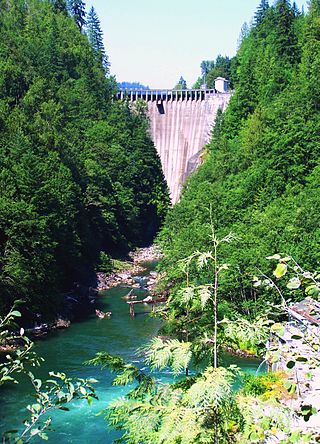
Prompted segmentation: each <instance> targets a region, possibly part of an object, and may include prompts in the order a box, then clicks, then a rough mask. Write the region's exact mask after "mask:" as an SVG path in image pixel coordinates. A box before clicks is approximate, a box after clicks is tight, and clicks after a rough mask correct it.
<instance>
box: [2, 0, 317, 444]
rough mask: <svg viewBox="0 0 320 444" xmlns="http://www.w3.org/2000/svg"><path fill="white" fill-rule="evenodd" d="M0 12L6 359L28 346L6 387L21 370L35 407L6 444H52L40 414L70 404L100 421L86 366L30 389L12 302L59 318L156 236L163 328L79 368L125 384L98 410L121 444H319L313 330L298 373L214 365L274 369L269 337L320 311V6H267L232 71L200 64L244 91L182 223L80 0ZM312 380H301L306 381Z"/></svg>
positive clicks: (189, 187) (140, 115)
mask: <svg viewBox="0 0 320 444" xmlns="http://www.w3.org/2000/svg"><path fill="white" fill-rule="evenodd" d="M0 7H1V12H2V13H1V16H0V31H1V34H0V35H1V38H0V54H1V58H0V82H1V83H0V84H1V87H0V108H1V116H0V146H1V150H0V162H1V177H0V186H1V195H0V214H1V217H0V224H1V225H0V264H1V268H0V272H1V274H0V290H1V305H2V307H1V309H2V311H3V313H7V315H5V316H3V317H1V318H0V333H1V336H2V341H6V340H7V343H9V345H11V344H12V342H10V340H11V341H12V334H13V333H12V331H14V332H15V333H14V334H15V337H14V339H15V340H16V339H17V338H19V341H20V342H21V343H22V345H23V346H22V347H21V348H20V349H15V350H11V352H12V355H11V356H14V357H15V359H13V358H11V356H10V355H7V357H6V359H7V361H4V362H2V363H0V376H1V379H0V385H2V384H6V385H7V384H10V383H14V382H17V381H15V379H16V378H17V376H16V374H17V373H18V374H19V373H23V374H25V375H27V378H29V379H30V382H31V385H32V387H33V389H34V399H35V403H31V404H30V405H28V406H27V410H28V411H29V413H30V415H29V416H30V419H29V420H28V421H26V422H24V426H23V427H24V429H22V431H18V430H13V431H12V430H9V431H8V432H7V433H6V434H5V436H4V438H3V442H5V443H9V442H16V443H18V444H21V443H23V442H29V441H30V440H31V439H33V438H34V437H35V436H36V437H37V439H38V438H41V439H43V440H47V439H48V436H50V435H49V434H47V432H48V431H50V424H51V423H50V422H48V420H47V419H46V416H44V415H45V413H47V411H48V410H50V409H52V410H54V409H57V410H59V409H61V410H68V409H69V408H68V407H65V405H66V404H68V403H70V401H73V400H74V399H81V400H82V401H87V402H88V404H89V405H90V406H91V403H92V401H93V400H94V399H95V398H97V396H96V394H95V389H94V384H95V383H97V382H98V381H96V380H95V379H92V378H87V377H86V376H87V375H88V374H90V373H89V370H88V373H85V374H86V376H85V378H84V379H81V378H70V377H68V376H67V375H66V374H64V373H63V372H50V378H51V379H49V380H46V381H41V380H40V379H38V378H36V376H35V369H34V368H33V367H35V368H36V367H37V366H39V365H40V364H41V362H40V361H41V359H40V358H38V357H37V355H36V354H34V348H33V343H32V342H31V341H30V340H29V339H28V337H27V336H26V335H25V334H24V333H25V332H24V330H23V328H22V329H20V331H19V332H18V333H17V328H18V324H19V318H20V317H21V313H20V312H19V311H18V310H17V309H16V307H17V306H16V305H14V306H13V308H12V309H11V310H9V311H8V307H9V306H10V305H12V302H13V301H15V300H17V299H23V300H24V301H26V302H27V307H28V310H30V312H34V311H35V310H41V309H43V307H45V310H47V311H48V313H49V312H52V311H54V310H55V307H56V306H57V304H58V302H59V297H58V295H59V294H60V293H61V291H63V290H64V289H66V288H68V287H69V286H70V285H71V283H72V282H73V281H74V280H79V279H80V280H81V279H86V278H87V276H88V275H89V274H90V273H91V272H93V271H94V270H95V269H96V267H99V266H101V265H102V264H103V265H104V266H108V261H110V260H111V257H112V256H114V255H115V254H120V253H121V254H125V253H126V252H127V251H128V250H129V249H130V248H134V247H135V246H137V245H145V244H148V242H151V241H152V239H153V238H154V236H155V234H156V233H158V234H157V237H156V244H157V245H158V246H159V248H160V249H161V251H162V253H163V256H162V259H161V260H160V262H159V264H158V271H159V276H160V282H159V284H158V288H157V290H156V291H157V292H158V293H161V294H164V295H165V297H166V298H167V302H166V304H163V305H161V306H159V307H158V309H157V310H156V311H155V312H154V313H153V317H159V318H160V322H159V324H160V323H161V329H160V331H159V332H158V336H153V337H152V339H151V340H150V341H149V342H148V343H146V344H144V346H143V347H141V348H140V349H139V350H137V353H136V355H135V358H132V359H131V360H130V362H127V360H126V359H125V355H124V350H123V349H121V350H120V353H119V356H115V355H113V354H110V353H109V351H108V347H109V346H110V347H111V345H110V343H109V342H108V341H106V340H105V338H104V337H103V341H104V344H105V349H104V350H101V351H100V352H98V353H96V355H95V356H91V357H90V359H89V360H87V361H86V362H85V365H86V367H85V368H86V370H87V369H88V368H93V367H98V368H99V369H101V370H103V371H105V369H106V368H107V369H108V371H109V373H110V372H111V373H114V374H115V377H114V380H113V386H127V387H126V388H125V389H123V390H122V391H120V392H119V393H120V394H121V397H120V398H119V399H113V401H112V402H111V403H108V404H107V405H104V406H103V407H102V408H103V409H104V410H102V412H101V413H100V415H101V414H102V415H103V416H104V418H105V419H106V421H107V423H108V425H109V427H113V428H114V429H116V430H118V431H119V432H120V437H119V439H118V440H117V441H116V442H119V443H120V442H121V443H128V444H138V443H139V444H209V443H210V444H231V443H234V444H236V443H238V444H245V443H254V444H262V443H266V442H279V443H282V444H290V443H296V444H300V443H309V444H311V443H312V444H315V443H317V442H319V427H318V426H317V427H315V428H312V427H310V428H309V429H308V421H309V420H310V418H311V421H312V417H313V416H314V415H317V418H319V412H320V406H319V407H317V408H316V407H314V405H313V404H312V402H310V403H309V402H305V403H304V400H305V399H306V398H299V396H300V395H301V392H300V391H303V390H304V391H305V392H304V393H306V391H307V390H309V389H310V387H312V386H313V387H314V385H315V386H316V390H318V389H319V386H318V381H319V368H320V358H319V349H320V341H319V322H320V321H319V322H318V323H317V325H309V326H307V328H306V329H305V330H304V331H301V330H298V331H294V334H292V335H291V336H290V338H289V340H290V341H291V342H292V341H300V342H298V343H297V344H298V346H297V347H296V349H295V350H293V351H292V350H290V349H285V355H284V357H283V356H282V357H283V358H284V359H283V360H284V363H283V366H284V370H285V371H284V370H283V371H280V372H269V373H264V374H262V375H258V376H257V375H248V374H243V373H242V372H241V371H240V369H239V368H238V367H237V366H234V365H231V366H228V367H227V366H224V365H223V362H222V361H221V357H222V356H223V354H224V353H225V352H226V351H228V352H232V353H233V354H238V355H239V354H240V355H241V356H242V357H243V356H245V357H246V358H248V357H250V358H252V357H256V358H259V357H260V360H262V359H263V358H262V356H264V358H265V361H264V362H267V361H268V362H269V363H271V364H276V363H278V362H279V361H280V360H281V356H280V355H281V352H280V346H279V344H278V345H273V346H271V347H269V349H268V352H267V355H266V354H265V353H266V343H267V341H268V342H269V340H270V336H269V334H270V331H271V333H275V334H278V337H281V333H280V331H282V330H283V323H284V322H285V320H286V319H287V314H288V304H289V303H290V301H300V300H301V299H303V298H305V297H306V296H312V297H313V298H315V299H317V300H319V294H320V276H319V268H318V267H319V241H320V238H319V236H320V227H319V222H318V215H319V210H320V199H319V191H318V190H319V185H320V165H319V150H320V117H319V116H320V114H319V108H320V100H319V99H320V96H319V95H320V84H319V82H320V80H319V72H320V0H310V2H309V8H308V11H307V12H301V11H300V10H299V9H298V8H297V6H296V4H295V3H294V2H293V3H292V4H291V2H290V1H289V0H276V1H275V2H274V4H273V5H269V3H268V1H267V0H261V1H260V4H259V6H258V8H257V10H256V12H255V14H254V19H253V21H252V23H251V25H250V26H244V27H243V28H242V31H241V39H240V42H239V49H238V52H237V54H236V56H235V57H233V58H232V59H230V58H229V57H223V56H218V58H217V59H216V60H215V61H214V62H211V61H203V62H202V63H201V70H202V77H200V78H199V79H198V81H197V82H198V84H201V83H202V82H204V81H207V82H208V84H209V85H210V84H211V83H210V82H212V81H213V80H214V77H215V76H216V75H225V76H229V80H230V85H231V87H232V89H233V95H232V98H231V100H230V103H229V106H228V108H227V110H226V112H225V113H224V114H222V113H221V112H220V113H218V115H217V118H216V122H215V125H214V128H213V129H212V137H211V142H210V143H209V144H208V145H207V146H206V147H205V148H204V152H203V155H202V164H201V166H200V167H199V168H198V170H197V171H196V172H195V173H193V174H192V176H191V177H190V178H189V179H188V180H187V182H186V183H185V185H184V189H183V193H182V197H181V199H180V201H179V202H178V203H177V204H175V205H174V206H173V207H172V208H169V209H168V207H169V197H168V191H167V188H166V184H165V181H164V177H163V174H162V171H161V165H160V161H159V158H158V157H157V155H156V152H155V147H154V145H153V143H152V141H151V140H150V137H149V135H148V120H147V118H146V113H145V110H144V107H143V106H137V107H136V108H134V109H132V108H130V107H129V106H128V104H127V103H126V102H124V103H119V102H116V101H114V100H113V94H114V91H115V90H116V82H115V79H113V78H112V77H111V76H110V74H109V60H108V57H107V52H106V51H105V48H104V47H103V43H102V31H101V27H100V23H99V19H98V17H97V15H96V13H95V11H94V9H91V10H90V12H89V13H88V14H85V11H84V3H83V2H82V1H77V0H74V1H69V2H68V3H66V2H64V1H63V0H51V1H49V0H0ZM183 82H185V81H184V79H183V77H181V79H180V80H179V82H178V83H177V85H176V87H177V88H178V89H179V88H180V89H181V88H182V86H183V85H185V84H184V83H183ZM183 87H184V86H183ZM122 302H123V301H122ZM139 302H141V301H139ZM142 302H143V301H142ZM124 303H125V302H124ZM41 307H42V308H41ZM24 316H26V314H24ZM132 321H133V320H132ZM106 322H108V321H106ZM132 324H133V322H132V323H131V325H132ZM91 325H92V324H91ZM145 325H146V324H145ZM117 334H120V332H117ZM282 334H284V333H282ZM279 335H280V336H279ZM97 336H98V335H97ZM307 346H308V347H309V349H308V350H310V349H311V351H312V353H311V356H310V355H307V354H306V348H307ZM121 347H122V344H121ZM8 356H9V357H8ZM302 365H305V366H307V367H308V372H307V373H305V374H304V378H300V380H298V379H299V378H298V377H297V376H296V375H297V374H298V373H297V372H298V370H299V369H300V368H301V366H302ZM87 366H89V367H87ZM29 368H31V370H29ZM305 368H306V367H305ZM77 370H78V371H79V368H78V369H77ZM158 371H166V374H165V376H166V378H168V379H164V380H163V378H159V377H158V374H157V373H156V372H158ZM299 371H300V370H299ZM168 374H169V375H170V379H169V377H168ZM19 376H20V375H19ZM168 380H169V382H167V381H168ZM317 393H318V392H317ZM317 397H318V395H317ZM301 400H302V401H301ZM300 401H301V402H300ZM313 401H317V400H314V399H313ZM316 405H318V404H316ZM66 414H68V413H66ZM301 424H302V425H301ZM292 425H294V427H292Z"/></svg>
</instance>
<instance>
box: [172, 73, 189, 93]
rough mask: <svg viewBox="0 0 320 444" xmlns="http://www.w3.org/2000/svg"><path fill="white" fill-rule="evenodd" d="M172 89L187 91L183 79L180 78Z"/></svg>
mask: <svg viewBox="0 0 320 444" xmlns="http://www.w3.org/2000/svg"><path fill="white" fill-rule="evenodd" d="M174 89H178V90H181V89H187V82H186V81H185V79H184V78H183V77H182V76H181V77H180V79H179V82H178V83H177V84H176V86H175V87H174Z"/></svg>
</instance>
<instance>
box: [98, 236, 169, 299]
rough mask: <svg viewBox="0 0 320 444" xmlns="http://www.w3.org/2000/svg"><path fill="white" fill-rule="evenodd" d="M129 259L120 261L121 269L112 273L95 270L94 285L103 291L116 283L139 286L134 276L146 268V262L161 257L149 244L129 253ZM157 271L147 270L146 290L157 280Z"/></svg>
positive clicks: (151, 287)
mask: <svg viewBox="0 0 320 444" xmlns="http://www.w3.org/2000/svg"><path fill="white" fill-rule="evenodd" d="M129 257H130V259H131V262H130V261H124V262H122V264H123V267H122V269H121V270H118V271H117V270H114V271H113V272H112V273H109V274H107V273H103V272H100V271H99V272H97V274H96V280H97V281H96V287H95V289H96V290H97V291H98V292H99V291H105V290H108V289H110V288H113V287H117V286H118V285H122V286H126V287H132V288H139V287H140V284H139V283H138V282H137V281H136V277H137V276H138V275H141V274H143V273H145V272H146V271H147V270H148V268H149V267H148V266H147V264H152V263H155V262H157V261H158V260H159V259H160V258H161V252H160V250H159V249H158V248H157V247H155V246H154V245H151V246H150V247H146V248H138V249H137V250H135V251H133V252H131V253H129ZM157 276H158V273H157V272H155V271H154V270H151V271H149V274H148V279H147V283H146V287H147V289H148V291H152V290H153V288H154V286H155V285H156V282H157Z"/></svg>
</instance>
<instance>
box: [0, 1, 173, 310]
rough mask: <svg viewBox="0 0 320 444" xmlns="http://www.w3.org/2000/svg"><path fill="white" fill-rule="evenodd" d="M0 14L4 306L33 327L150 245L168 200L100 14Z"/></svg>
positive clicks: (62, 7)
mask: <svg viewBox="0 0 320 444" xmlns="http://www.w3.org/2000/svg"><path fill="white" fill-rule="evenodd" d="M0 8H1V15H0V32H1V38H0V55H1V56H0V109H1V112H0V171H1V173H0V174H1V176H0V189H1V193H0V292H1V303H0V304H1V312H2V313H5V312H6V310H7V309H8V307H10V305H11V303H12V302H13V301H14V300H16V299H22V300H24V301H25V302H26V307H28V309H27V310H28V311H27V312H26V313H25V316H27V317H28V316H29V317H30V318H32V313H34V312H35V311H40V312H41V311H42V312H43V311H45V312H46V313H47V314H48V315H49V314H52V313H55V312H56V310H57V309H58V307H59V294H60V293H61V292H62V291H67V290H69V289H70V288H71V287H72V284H73V282H74V281H80V282H81V281H86V280H88V279H89V278H90V276H91V273H92V272H93V271H94V269H95V267H96V266H98V265H99V261H100V258H101V257H102V258H103V259H104V261H105V260H106V258H108V257H109V255H115V254H118V255H119V254H125V253H126V252H127V251H128V250H129V249H132V248H133V247H135V246H138V245H140V246H141V245H144V244H146V243H148V242H150V240H151V239H152V237H153V235H154V233H155V232H156V231H157V229H158V227H159V225H160V223H161V220H162V219H163V217H164V214H165V212H166V207H167V204H168V193H167V188H166V184H165V181H164V177H163V173H162V170H161V165H160V160H159V158H158V156H157V154H156V151H155V147H154V145H153V142H152V141H151V139H150V137H149V134H148V122H147V119H146V116H145V113H144V110H143V109H142V108H140V109H137V110H135V111H133V110H132V109H129V107H128V104H126V103H125V102H124V103H117V102H115V101H113V99H112V97H113V94H114V92H115V91H116V89H117V85H116V82H115V80H114V79H113V78H112V77H111V76H110V75H109V62H108V57H107V55H106V52H105V49H104V47H103V38H102V31H101V27H100V23H99V19H98V16H97V14H96V12H95V10H94V9H93V8H92V9H91V10H90V11H89V13H88V14H87V16H85V9H84V8H85V5H84V3H83V2H77V1H76V2H69V4H68V5H67V4H66V3H65V2H64V1H60V0H53V1H49V0H48V1H41V0H28V1H24V0H1V1H0ZM101 254H102V256H101Z"/></svg>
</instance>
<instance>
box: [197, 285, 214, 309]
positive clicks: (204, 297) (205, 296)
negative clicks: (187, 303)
mask: <svg viewBox="0 0 320 444" xmlns="http://www.w3.org/2000/svg"><path fill="white" fill-rule="evenodd" d="M199 294H200V300H201V307H202V310H203V309H204V307H205V306H206V305H207V302H208V301H210V298H211V293H210V290H209V288H208V287H204V288H200V291H199Z"/></svg>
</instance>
